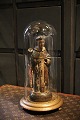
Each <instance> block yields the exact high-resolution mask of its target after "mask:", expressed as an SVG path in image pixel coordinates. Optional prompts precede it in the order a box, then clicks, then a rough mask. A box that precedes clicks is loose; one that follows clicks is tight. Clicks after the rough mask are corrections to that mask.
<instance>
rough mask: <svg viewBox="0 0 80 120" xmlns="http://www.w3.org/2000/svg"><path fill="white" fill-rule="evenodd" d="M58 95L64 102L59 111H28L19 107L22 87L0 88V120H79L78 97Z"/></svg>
mask: <svg viewBox="0 0 80 120" xmlns="http://www.w3.org/2000/svg"><path fill="white" fill-rule="evenodd" d="M58 94H59V95H60V96H61V97H62V99H63V101H64V103H63V105H62V107H61V110H52V111H48V112H35V111H28V110H25V109H23V108H22V107H21V106H20V99H21V98H22V97H23V96H24V87H19V86H13V85H3V86H1V87H0V120H80V96H77V95H69V94H63V93H58Z"/></svg>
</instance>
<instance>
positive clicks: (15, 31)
mask: <svg viewBox="0 0 80 120" xmlns="http://www.w3.org/2000/svg"><path fill="white" fill-rule="evenodd" d="M37 20H44V21H47V23H49V24H52V25H53V26H54V27H55V29H56V31H57V51H58V66H57V70H58V71H57V74H58V80H57V83H58V84H57V89H58V91H60V92H64V93H71V94H77V95H80V40H79V38H80V31H79V29H80V2H79V0H7V1H6V0H0V86H1V85H4V84H12V85H19V86H24V59H23V39H24V38H23V32H24V29H25V28H26V26H27V25H28V24H29V23H31V22H33V21H37Z"/></svg>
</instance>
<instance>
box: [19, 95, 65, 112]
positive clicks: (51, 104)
mask: <svg viewBox="0 0 80 120" xmlns="http://www.w3.org/2000/svg"><path fill="white" fill-rule="evenodd" d="M62 104H63V100H62V99H61V97H60V96H58V95H56V94H54V93H53V94H52V100H50V101H48V102H33V101H31V100H30V98H29V96H28V97H27V98H22V99H21V100H20V105H21V106H22V107H23V108H25V109H27V110H31V111H50V110H54V109H57V108H60V107H61V105H62Z"/></svg>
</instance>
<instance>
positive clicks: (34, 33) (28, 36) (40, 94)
mask: <svg viewBox="0 0 80 120" xmlns="http://www.w3.org/2000/svg"><path fill="white" fill-rule="evenodd" d="M56 36H57V34H56V30H55V28H54V27H53V26H51V25H49V24H48V23H46V22H44V21H35V22H32V23H31V24H30V25H29V26H27V28H26V29H25V31H24V57H25V95H24V98H22V99H21V101H20V104H21V106H23V107H24V108H26V109H29V110H33V111H48V110H52V109H56V108H59V107H60V106H61V105H62V99H61V98H60V97H59V96H58V95H57V88H56V81H57V52H56Z"/></svg>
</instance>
